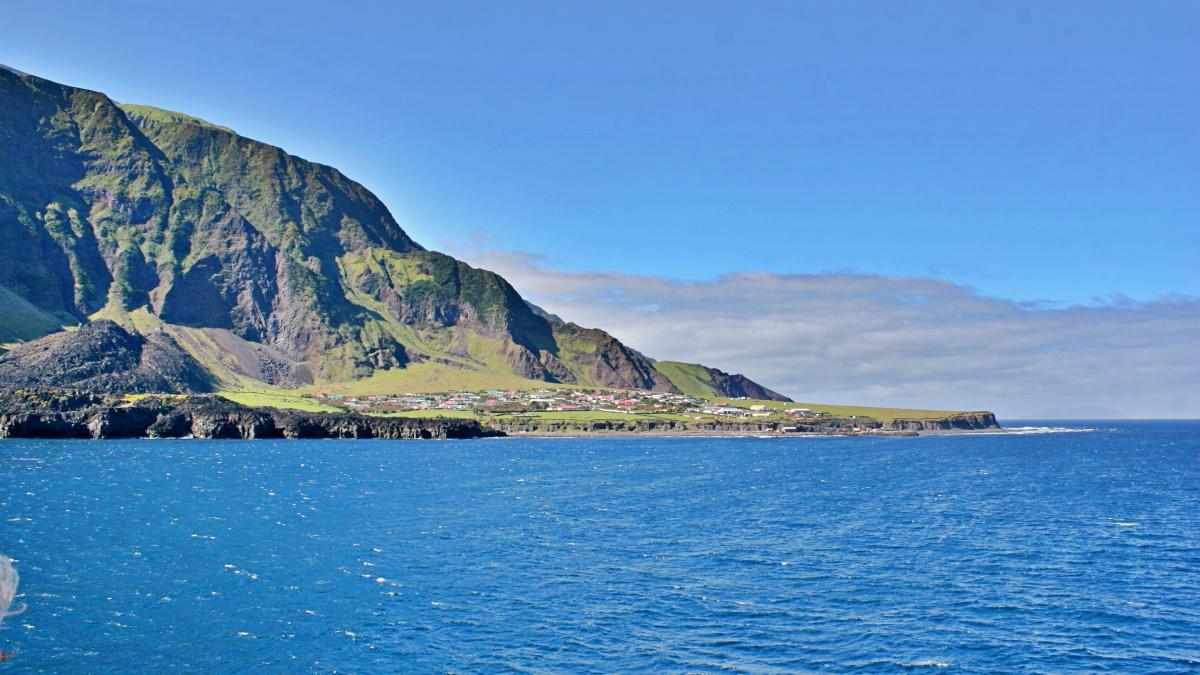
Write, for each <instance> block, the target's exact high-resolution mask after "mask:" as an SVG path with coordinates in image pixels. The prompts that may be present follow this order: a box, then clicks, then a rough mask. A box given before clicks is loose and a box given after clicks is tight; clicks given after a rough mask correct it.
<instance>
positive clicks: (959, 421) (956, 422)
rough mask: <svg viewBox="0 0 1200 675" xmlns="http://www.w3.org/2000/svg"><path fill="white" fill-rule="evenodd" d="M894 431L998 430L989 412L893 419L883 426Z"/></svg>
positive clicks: (994, 417) (993, 417) (997, 424)
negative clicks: (934, 417)
mask: <svg viewBox="0 0 1200 675" xmlns="http://www.w3.org/2000/svg"><path fill="white" fill-rule="evenodd" d="M884 428H885V429H889V430H894V431H948V430H960V431H961V430H972V429H975V430H982V429H999V428H1000V424H999V423H998V422H996V416H995V415H993V414H992V413H990V412H974V413H961V414H958V415H952V416H950V417H946V418H942V419H936V420H914V419H894V420H891V421H890V422H888V423H887V424H886V425H884Z"/></svg>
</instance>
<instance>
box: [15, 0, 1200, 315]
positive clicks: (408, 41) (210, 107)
mask: <svg viewBox="0 0 1200 675" xmlns="http://www.w3.org/2000/svg"><path fill="white" fill-rule="evenodd" d="M342 5H347V6H345V7H343V6H342ZM349 5H353V6H349ZM336 6H337V9H336V10H335V9H333V8H334V7H335V5H334V4H331V3H303V2H286V3H284V2H246V1H245V0H242V1H240V2H225V1H223V0H206V1H205V2H187V1H182V2H157V1H155V2H150V1H134V0H124V1H110V2H104V3H97V2H91V1H88V2H69V1H62V0H60V1H57V2H46V3H24V6H14V3H7V6H6V7H5V9H4V14H5V20H4V21H3V22H2V23H0V63H7V64H8V65H11V66H14V67H16V68H19V69H22V70H26V71H29V72H32V73H34V74H38V75H42V76H44V77H48V78H50V79H54V80H58V81H61V82H65V83H68V84H73V85H77V86H84V87H88V88H93V89H99V90H102V91H104V92H106V93H108V94H110V95H112V96H113V97H114V98H117V99H118V100H125V101H132V102H141V103H148V104H152V105H159V106H161V107H166V108H171V109H177V110H181V111H185V112H189V113H192V114H195V115H198V116H201V117H205V118H207V119H210V120H211V121H214V122H218V123H221V124H225V125H228V126H231V127H233V128H234V129H237V130H238V131H239V132H241V133H243V134H244V135H248V136H251V137H255V138H258V139H261V140H265V141H268V142H271V143H274V144H277V145H280V146H282V147H284V148H285V149H287V150H289V151H291V152H293V153H295V154H299V155H301V156H304V157H306V158H308V159H313V160H316V161H320V162H323V163H327V164H333V165H335V166H338V167H339V168H341V169H343V170H344V171H345V172H346V173H347V174H348V175H350V176H351V177H353V178H356V179H358V180H359V181H361V182H362V183H364V184H365V185H367V187H369V188H370V189H372V190H373V191H375V192H376V193H377V194H378V195H379V196H380V197H381V198H382V199H383V200H384V201H385V202H386V203H387V204H388V205H389V206H390V207H391V209H392V210H393V212H394V213H395V215H396V217H397V219H398V220H400V222H401V224H402V225H404V226H405V227H406V229H407V230H409V232H410V233H411V234H412V235H413V236H414V237H415V238H416V239H417V240H418V241H421V242H423V243H425V244H426V245H427V246H429V247H433V248H441V249H450V250H452V251H454V250H466V249H470V248H472V247H474V248H479V247H483V248H488V249H503V250H512V251H521V252H527V253H536V254H540V255H542V256H545V257H546V258H547V260H548V262H547V263H546V264H548V265H550V266H552V267H555V268H557V269H561V270H566V271H580V272H582V271H589V270H600V271H610V272H620V273H628V274H642V275H646V274H652V275H660V276H665V277H670V278H677V279H690V280H700V279H708V278H713V277H716V276H717V275H720V274H723V273H729V272H773V273H780V274H789V273H820V272H864V273H874V274H886V275H900V276H908V277H913V276H933V277H937V278H943V279H947V280H950V281H953V282H956V283H959V284H966V285H969V286H971V287H973V288H975V289H978V290H979V291H980V292H981V293H983V294H985V295H991V296H996V297H1003V298H1010V299H1015V300H1019V301H1035V300H1049V301H1057V302H1079V303H1094V302H1095V299H1096V298H1108V297H1111V296H1113V295H1117V294H1124V295H1127V296H1130V297H1132V298H1136V299H1139V300H1151V299H1153V298H1156V297H1159V296H1163V295H1169V294H1184V295H1190V296H1196V295H1200V227H1197V225H1198V224H1200V189H1198V188H1200V161H1198V160H1197V157H1200V122H1198V121H1197V120H1200V68H1197V67H1196V64H1197V63H1200V41H1197V40H1196V39H1195V35H1196V32H1197V30H1198V29H1200V3H1194V2H1137V3H1131V2H1029V3H1022V2H926V3H883V2H827V3H806V2H780V3H773V2H751V3H733V2H730V3H703V2H700V3H697V2H652V3H646V2H624V3H623V2H616V3H592V4H590V5H585V4H584V3H562V2H546V3H527V2H508V3H492V2H486V3H393V2H379V3H337V5H336Z"/></svg>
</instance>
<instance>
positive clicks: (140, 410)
mask: <svg viewBox="0 0 1200 675" xmlns="http://www.w3.org/2000/svg"><path fill="white" fill-rule="evenodd" d="M998 428H1000V427H999V425H998V424H997V423H996V418H995V416H993V415H992V414H991V413H986V412H980V413H964V414H960V415H955V416H952V417H946V418H937V419H897V420H892V421H890V422H889V423H887V424H880V423H878V422H874V421H870V422H864V420H861V419H859V420H852V419H846V418H834V417H814V418H812V419H809V420H800V421H794V422H793V421H788V422H732V421H731V422H681V421H670V420H663V421H657V420H645V419H636V418H632V419H629V420H590V421H585V420H539V419H519V418H508V419H500V420H496V419H493V420H491V421H486V422H482V423H481V422H480V421H478V420H473V419H461V418H418V417H383V416H377V415H363V414H356V413H324V412H322V413H317V412H304V411H299V410H284V409H277V408H250V407H247V406H243V405H240V404H237V403H234V402H232V401H229V400H227V399H224V398H221V397H220V396H215V395H211V394H193V395H179V396H172V395H152V396H143V397H136V398H135V397H123V396H119V395H107V394H99V393H93V392H85V391H79V390H45V389H36V390H35V389H10V390H0V438H241V439H256V438H389V439H416V438H482V437H490V436H508V435H542V434H544V435H585V434H594V433H600V434H604V433H610V434H681V435H682V434H704V435H708V434H711V435H758V434H789V433H807V434H834V435H891V436H902V435H903V436H911V435H916V434H917V433H919V432H945V431H973V430H984V429H998Z"/></svg>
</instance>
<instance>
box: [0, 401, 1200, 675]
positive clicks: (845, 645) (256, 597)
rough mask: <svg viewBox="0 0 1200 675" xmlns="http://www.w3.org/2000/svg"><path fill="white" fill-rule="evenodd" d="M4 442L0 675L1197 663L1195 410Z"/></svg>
mask: <svg viewBox="0 0 1200 675" xmlns="http://www.w3.org/2000/svg"><path fill="white" fill-rule="evenodd" d="M1060 425H1062V426H1069V427H1075V428H1084V427H1086V428H1092V429H1094V430H1093V431H1085V432H1074V433H1068V432H1063V433H1028V434H1022V435H970V436H964V435H958V436H922V437H919V438H770V439H759V438H682V437H680V438H651V437H634V438H603V437H597V438H583V439H563V438H556V439H491V440H477V441H445V442H440V441H199V440H181V441H161V440H160V441H149V440H131V441H26V440H10V441H0V553H5V554H7V555H9V556H11V557H13V558H14V559H16V561H17V562H16V565H17V568H18V569H19V571H20V573H21V584H20V587H19V593H20V596H19V597H18V602H23V603H26V604H27V605H28V610H27V611H26V612H25V613H24V614H21V615H19V616H15V617H11V618H9V619H7V620H5V621H4V623H3V627H2V628H0V648H3V649H5V650H13V651H15V652H16V655H15V656H14V657H13V658H12V659H11V660H10V661H8V662H5V663H0V673H4V672H28V671H67V672H91V673H95V672H111V673H128V672H144V671H153V672H171V671H176V672H198V671H207V672H245V671H262V672H281V671H294V670H301V671H307V670H314V671H343V672H369V671H376V672H379V671H382V672H388V671H404V672H495V671H520V672H630V671H645V670H651V669H656V670H663V671H688V672H715V671H737V672H743V671H744V672H804V671H822V670H824V671H847V670H855V671H863V672H891V671H899V670H913V669H930V670H937V669H945V670H951V671H969V672H996V673H1008V672H1019V671H1041V672H1068V671H1082V672H1098V671H1117V672H1133V673H1152V672H1163V673H1177V672H1196V671H1200V423H1194V422H1184V423H1177V422H1171V423H1168V422H1124V421H1122V422H1102V423H1096V422H1092V423H1087V424H1060Z"/></svg>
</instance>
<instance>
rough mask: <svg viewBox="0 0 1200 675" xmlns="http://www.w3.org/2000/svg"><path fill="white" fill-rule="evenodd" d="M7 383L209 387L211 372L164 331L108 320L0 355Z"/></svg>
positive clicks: (109, 388)
mask: <svg viewBox="0 0 1200 675" xmlns="http://www.w3.org/2000/svg"><path fill="white" fill-rule="evenodd" d="M0 383H3V384H4V386H8V387H26V388H64V387H68V388H76V389H87V390H93V391H106V392H115V393H127V392H128V393H135V392H160V393H184V392H204V391H212V390H213V381H212V378H211V376H210V375H209V374H208V372H207V371H205V370H204V368H203V367H201V366H200V364H199V363H197V362H196V361H195V360H194V359H193V358H192V357H191V356H189V355H188V354H187V353H186V352H184V351H183V349H181V348H180V347H179V345H178V344H176V343H175V341H174V340H172V339H171V337H170V336H168V335H166V334H165V333H150V334H149V335H140V334H138V333H131V332H130V331H128V330H126V329H125V328H122V327H121V326H119V325H117V324H115V323H113V322H112V321H95V322H91V323H86V324H84V325H83V326H81V327H80V328H79V329H78V330H72V331H62V332H59V333H54V334H51V335H48V336H46V337H43V338H41V339H39V340H34V341H32V342H29V343H26V344H22V345H20V346H18V347H16V348H15V349H13V350H12V351H11V352H9V353H7V354H3V355H0Z"/></svg>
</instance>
